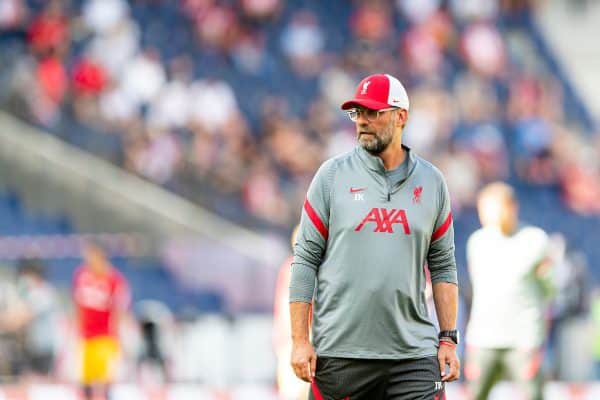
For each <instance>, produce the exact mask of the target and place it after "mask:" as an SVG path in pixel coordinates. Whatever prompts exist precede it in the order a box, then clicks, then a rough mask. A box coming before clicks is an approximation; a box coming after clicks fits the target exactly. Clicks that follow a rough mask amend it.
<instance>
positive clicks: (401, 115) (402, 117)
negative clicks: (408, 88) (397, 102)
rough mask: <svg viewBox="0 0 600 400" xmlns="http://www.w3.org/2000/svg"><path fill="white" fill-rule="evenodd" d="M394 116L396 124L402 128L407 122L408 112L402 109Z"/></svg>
mask: <svg viewBox="0 0 600 400" xmlns="http://www.w3.org/2000/svg"><path fill="white" fill-rule="evenodd" d="M396 115H397V117H396V123H397V124H398V125H399V126H401V127H403V128H404V126H405V125H406V122H407V121H408V111H407V110H405V109H404V108H401V109H399V110H398V111H397V112H396Z"/></svg>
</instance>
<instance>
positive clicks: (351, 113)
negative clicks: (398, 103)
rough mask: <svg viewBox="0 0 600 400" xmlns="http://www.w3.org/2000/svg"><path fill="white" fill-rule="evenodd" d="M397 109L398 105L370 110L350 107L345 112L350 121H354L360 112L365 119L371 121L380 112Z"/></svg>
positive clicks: (377, 116)
mask: <svg viewBox="0 0 600 400" xmlns="http://www.w3.org/2000/svg"><path fill="white" fill-rule="evenodd" d="M397 109H398V107H390V108H382V109H381V110H371V109H369V108H351V109H349V110H348V111H346V112H347V113H348V117H349V118H350V120H351V121H352V122H356V121H357V120H358V117H359V116H360V115H361V114H362V115H363V116H364V117H365V118H366V119H367V121H369V122H373V121H375V120H376V119H377V118H379V115H380V114H381V113H383V112H386V111H392V110H397Z"/></svg>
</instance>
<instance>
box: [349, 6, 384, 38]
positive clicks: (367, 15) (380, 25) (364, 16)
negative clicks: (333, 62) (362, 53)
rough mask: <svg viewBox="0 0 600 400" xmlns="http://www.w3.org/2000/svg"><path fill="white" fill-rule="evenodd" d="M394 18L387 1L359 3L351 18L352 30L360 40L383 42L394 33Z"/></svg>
mask: <svg viewBox="0 0 600 400" xmlns="http://www.w3.org/2000/svg"><path fill="white" fill-rule="evenodd" d="M392 16H393V11H392V9H391V8H390V6H389V3H388V2H387V1H381V0H377V1H359V2H358V6H357V7H356V8H355V9H354V10H353V13H352V15H351V17H350V28H351V30H352V33H353V35H354V37H355V38H356V39H358V40H365V41H368V42H373V43H378V42H382V41H384V40H385V39H388V38H389V37H390V35H391V34H392V32H393V20H392Z"/></svg>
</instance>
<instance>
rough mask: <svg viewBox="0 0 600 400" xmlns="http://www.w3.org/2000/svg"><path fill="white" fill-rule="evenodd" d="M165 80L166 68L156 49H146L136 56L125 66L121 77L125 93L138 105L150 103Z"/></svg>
mask: <svg viewBox="0 0 600 400" xmlns="http://www.w3.org/2000/svg"><path fill="white" fill-rule="evenodd" d="M165 81H166V74H165V70H164V68H163V66H162V64H161V63H160V58H159V54H158V52H157V51H156V50H154V49H146V51H144V52H141V53H139V54H138V55H137V56H135V57H134V58H133V59H132V60H131V61H130V62H129V63H128V64H127V65H126V66H125V69H124V70H123V74H122V75H121V77H120V85H121V88H122V89H123V95H124V96H126V97H127V98H129V99H130V101H132V102H133V104H135V105H136V106H137V107H142V106H146V105H148V104H150V103H151V102H152V101H153V100H154V99H155V98H156V96H157V95H158V93H159V92H160V90H161V89H162V87H163V85H164V83H165Z"/></svg>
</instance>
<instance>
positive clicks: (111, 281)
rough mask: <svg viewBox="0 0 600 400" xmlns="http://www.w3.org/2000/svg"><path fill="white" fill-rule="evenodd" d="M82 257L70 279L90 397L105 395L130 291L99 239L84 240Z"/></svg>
mask: <svg viewBox="0 0 600 400" xmlns="http://www.w3.org/2000/svg"><path fill="white" fill-rule="evenodd" d="M83 258H84V261H83V264H82V265H81V266H80V267H79V268H77V270H76V271H75V275H74V279H73V302H74V304H75V311H76V324H77V329H78V333H79V336H80V338H81V345H82V346H81V348H82V360H81V372H80V373H81V375H80V379H81V383H82V386H83V392H84V398H85V399H88V400H89V399H92V398H93V396H94V394H95V392H98V391H99V392H101V393H102V396H104V398H107V399H108V397H109V386H110V384H111V382H112V380H113V377H114V372H115V366H116V362H117V361H118V358H119V353H120V350H119V340H118V329H119V323H120V320H121V319H122V318H123V316H124V315H125V313H126V311H127V309H128V307H129V304H130V299H131V295H130V290H129V285H128V283H127V280H126V279H125V277H124V276H123V275H122V274H121V273H120V272H119V271H117V269H116V268H115V267H113V266H112V264H111V263H110V261H109V260H108V258H107V256H106V253H105V251H104V249H103V248H102V246H101V245H100V244H99V243H97V242H94V241H90V242H87V243H86V244H85V247H84V249H83Z"/></svg>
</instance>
